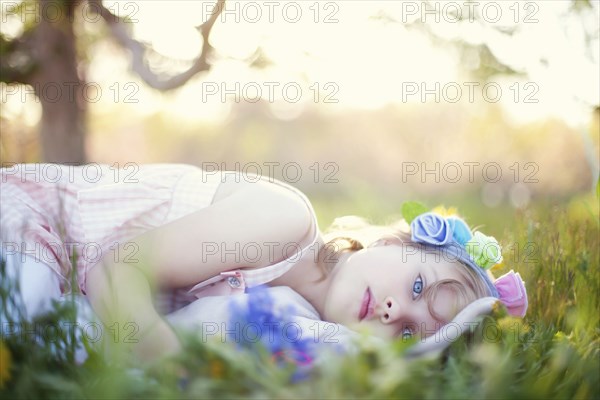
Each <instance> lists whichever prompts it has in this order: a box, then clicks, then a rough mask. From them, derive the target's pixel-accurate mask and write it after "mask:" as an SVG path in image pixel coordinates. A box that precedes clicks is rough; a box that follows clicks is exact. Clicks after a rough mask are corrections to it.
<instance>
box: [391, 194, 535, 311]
mask: <svg viewBox="0 0 600 400" xmlns="http://www.w3.org/2000/svg"><path fill="white" fill-rule="evenodd" d="M440 211H441V213H442V214H449V215H447V216H442V215H441V214H440V213H437V212H435V211H434V212H430V211H428V210H427V208H426V207H425V206H424V205H423V204H421V203H417V202H407V203H404V204H403V205H402V216H403V217H404V219H405V220H406V222H407V223H409V224H410V232H411V238H412V240H413V241H414V242H416V243H421V244H424V245H428V246H435V247H438V248H443V249H444V251H446V252H448V253H449V254H450V255H452V256H454V257H457V258H458V259H460V261H461V262H462V263H463V264H465V265H466V266H468V267H469V268H470V269H472V270H473V271H474V272H475V273H476V274H477V275H478V276H479V277H480V278H481V279H482V280H483V281H484V282H485V283H486V285H487V286H488V289H489V292H490V294H491V295H492V296H493V297H497V298H498V299H499V300H500V301H501V302H502V303H503V304H504V305H505V306H506V308H507V310H508V313H509V314H510V315H513V316H519V317H523V316H525V312H526V311H527V305H528V302H527V292H526V290H525V284H524V282H523V280H522V279H521V275H519V273H518V272H517V273H515V272H514V271H513V270H510V272H508V273H506V274H504V275H502V276H501V277H499V278H498V279H496V280H495V281H494V282H492V281H491V280H490V277H489V276H488V274H487V273H486V271H487V270H488V269H490V268H492V267H493V266H495V265H498V264H500V263H501V262H502V260H503V259H502V248H501V247H500V245H499V244H498V241H497V240H496V239H495V238H494V237H491V236H486V235H484V234H483V233H481V232H479V231H476V232H471V229H470V228H469V226H468V225H467V223H466V222H465V221H463V220H462V219H461V218H459V217H458V216H456V215H454V214H453V213H452V212H450V213H449V212H447V211H446V210H445V209H442V210H440Z"/></svg>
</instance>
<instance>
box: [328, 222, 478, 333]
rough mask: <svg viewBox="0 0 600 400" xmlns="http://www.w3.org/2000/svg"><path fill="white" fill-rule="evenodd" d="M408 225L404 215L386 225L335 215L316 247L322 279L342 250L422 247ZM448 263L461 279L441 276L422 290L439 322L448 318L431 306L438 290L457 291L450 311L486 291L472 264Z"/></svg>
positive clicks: (458, 308) (334, 263) (463, 305)
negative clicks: (413, 238)
mask: <svg viewBox="0 0 600 400" xmlns="http://www.w3.org/2000/svg"><path fill="white" fill-rule="evenodd" d="M409 229H410V227H409V225H408V224H407V223H406V221H405V220H404V219H400V220H397V221H395V222H393V223H391V224H388V225H374V224H371V223H370V222H369V221H367V220H366V219H365V218H362V217H358V216H355V215H350V216H345V217H340V218H336V219H335V220H334V221H333V223H332V224H331V225H330V226H329V227H328V228H327V229H326V230H325V231H324V234H323V238H324V242H325V244H324V246H323V247H322V248H321V249H320V250H319V259H318V265H319V267H320V268H321V270H322V272H323V277H322V279H325V277H326V276H327V275H328V274H329V273H330V272H331V271H332V270H333V268H334V267H335V265H336V264H337V261H338V260H339V258H340V256H341V254H342V253H343V252H352V251H358V250H362V249H364V248H367V247H373V246H377V245H379V244H380V243H381V242H383V241H387V242H389V243H392V244H394V245H399V246H412V247H413V248H417V249H419V250H421V251H425V247H424V246H423V245H421V244H420V243H416V242H414V241H412V239H411V236H410V233H409ZM426 250H427V251H428V252H432V251H433V252H435V251H440V252H441V250H439V249H432V248H431V247H428V248H427V249H426ZM450 263H451V264H452V265H454V266H456V270H457V271H458V273H459V274H460V276H461V278H462V280H463V282H460V281H458V280H456V279H442V280H439V281H437V282H434V283H433V284H431V285H428V286H427V287H426V288H425V291H424V292H423V295H424V297H425V299H426V300H427V304H428V308H429V312H430V313H431V315H432V316H433V317H434V318H435V319H436V320H438V321H440V322H442V323H447V322H449V321H443V318H442V317H441V316H440V315H439V314H438V313H437V312H436V311H435V310H434V309H433V304H435V298H436V296H437V295H438V294H439V292H440V290H442V289H448V290H451V291H452V292H453V293H454V294H455V295H456V296H454V297H455V298H456V303H455V304H454V310H455V313H454V314H453V315H455V314H456V313H458V312H459V311H460V310H462V309H463V308H464V307H465V306H466V305H467V304H469V303H471V302H473V301H475V300H476V299H478V298H481V297H485V296H488V295H489V294H488V289H487V285H486V283H485V282H483V281H482V279H481V278H480V277H479V276H477V274H476V273H475V272H474V271H473V270H472V269H471V268H469V267H467V266H466V265H464V264H463V263H461V262H460V260H453V261H451V262H450ZM461 266H462V268H461Z"/></svg>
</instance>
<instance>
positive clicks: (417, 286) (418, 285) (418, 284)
mask: <svg viewBox="0 0 600 400" xmlns="http://www.w3.org/2000/svg"><path fill="white" fill-rule="evenodd" d="M422 291H423V279H422V278H421V275H419V276H417V279H415V283H413V299H416V298H417V297H419V295H420V294H421V292H422Z"/></svg>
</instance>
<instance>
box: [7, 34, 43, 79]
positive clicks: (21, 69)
mask: <svg viewBox="0 0 600 400" xmlns="http://www.w3.org/2000/svg"><path fill="white" fill-rule="evenodd" d="M30 39H31V31H26V32H24V33H23V34H22V35H21V37H19V38H16V39H13V40H8V39H6V38H5V37H4V35H2V34H0V82H5V83H23V84H27V83H29V81H30V78H31V75H32V74H33V73H34V72H35V70H36V68H37V67H38V63H37V62H36V60H34V59H33V57H32V52H31V46H30Z"/></svg>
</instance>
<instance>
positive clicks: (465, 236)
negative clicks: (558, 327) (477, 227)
mask: <svg viewBox="0 0 600 400" xmlns="http://www.w3.org/2000/svg"><path fill="white" fill-rule="evenodd" d="M446 220H447V221H448V225H450V229H452V237H453V238H454V240H456V242H458V243H459V244H460V245H461V246H464V245H465V244H466V243H467V242H468V241H469V240H471V238H472V237H473V234H472V233H471V230H470V229H469V226H468V225H467V223H466V222H465V221H463V220H462V219H460V218H458V217H448V218H446Z"/></svg>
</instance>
